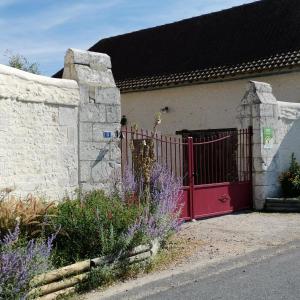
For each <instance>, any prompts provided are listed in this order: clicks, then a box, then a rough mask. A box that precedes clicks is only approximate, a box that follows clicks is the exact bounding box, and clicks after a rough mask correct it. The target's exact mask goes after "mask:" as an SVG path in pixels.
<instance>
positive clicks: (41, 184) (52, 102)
mask: <svg viewBox="0 0 300 300" xmlns="http://www.w3.org/2000/svg"><path fill="white" fill-rule="evenodd" d="M78 104H79V88H78V84H77V83H76V82H75V81H72V80H60V79H52V78H47V77H44V76H38V75H33V74H29V73H26V72H23V71H20V70H17V69H14V68H10V67H7V66H3V65H0V190H1V189H3V188H12V189H13V190H14V191H13V194H15V195H17V196H21V197H26V196H27V195H28V194H29V193H32V194H37V195H40V196H45V197H46V198H48V199H52V200H56V199H59V198H62V197H63V196H65V195H66V194H70V193H72V192H73V191H74V189H75V188H77V187H78V150H77V148H78V143H77V140H78V138H77V124H78Z"/></svg>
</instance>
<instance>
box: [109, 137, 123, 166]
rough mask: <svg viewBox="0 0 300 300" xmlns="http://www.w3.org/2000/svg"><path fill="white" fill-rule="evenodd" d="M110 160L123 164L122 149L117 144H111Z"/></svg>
mask: <svg viewBox="0 0 300 300" xmlns="http://www.w3.org/2000/svg"><path fill="white" fill-rule="evenodd" d="M110 160H111V161H115V162H117V163H119V164H120V163H121V149H120V146H119V143H117V142H113V143H111V144H110Z"/></svg>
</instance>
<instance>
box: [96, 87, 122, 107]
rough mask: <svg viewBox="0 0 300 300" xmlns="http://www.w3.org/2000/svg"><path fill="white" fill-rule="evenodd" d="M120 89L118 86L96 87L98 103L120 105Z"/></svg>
mask: <svg viewBox="0 0 300 300" xmlns="http://www.w3.org/2000/svg"><path fill="white" fill-rule="evenodd" d="M120 97H121V96H120V91H119V89H118V88H106V89H102V88H99V87H98V88H96V95H95V100H96V103H103V104H118V105H120Z"/></svg>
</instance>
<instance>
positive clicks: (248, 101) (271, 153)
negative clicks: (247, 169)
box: [239, 81, 279, 210]
mask: <svg viewBox="0 0 300 300" xmlns="http://www.w3.org/2000/svg"><path fill="white" fill-rule="evenodd" d="M239 118H240V121H241V127H242V128H247V127H248V126H252V128H253V151H252V152H253V177H252V179H253V200H254V208H255V209H257V210H261V209H263V208H264V204H265V199H266V198H267V197H272V196H274V195H276V194H277V193H278V189H279V186H278V175H277V174H278V172H276V168H277V166H276V163H277V161H278V160H277V159H276V157H275V156H276V155H278V154H277V150H278V146H279V139H278V129H279V128H278V126H279V125H278V124H279V122H278V103H277V100H276V98H275V97H274V95H273V93H272V87H271V85H269V84H267V83H264V82H256V81H250V83H249V87H248V89H247V92H246V94H245V96H244V98H243V99H242V102H241V105H240V111H239Z"/></svg>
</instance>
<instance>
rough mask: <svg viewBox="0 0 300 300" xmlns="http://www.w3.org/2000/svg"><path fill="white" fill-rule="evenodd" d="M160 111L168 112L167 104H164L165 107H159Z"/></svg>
mask: <svg viewBox="0 0 300 300" xmlns="http://www.w3.org/2000/svg"><path fill="white" fill-rule="evenodd" d="M160 111H161V112H162V113H165V114H166V113H168V112H169V106H165V107H163V108H161V110H160Z"/></svg>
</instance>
